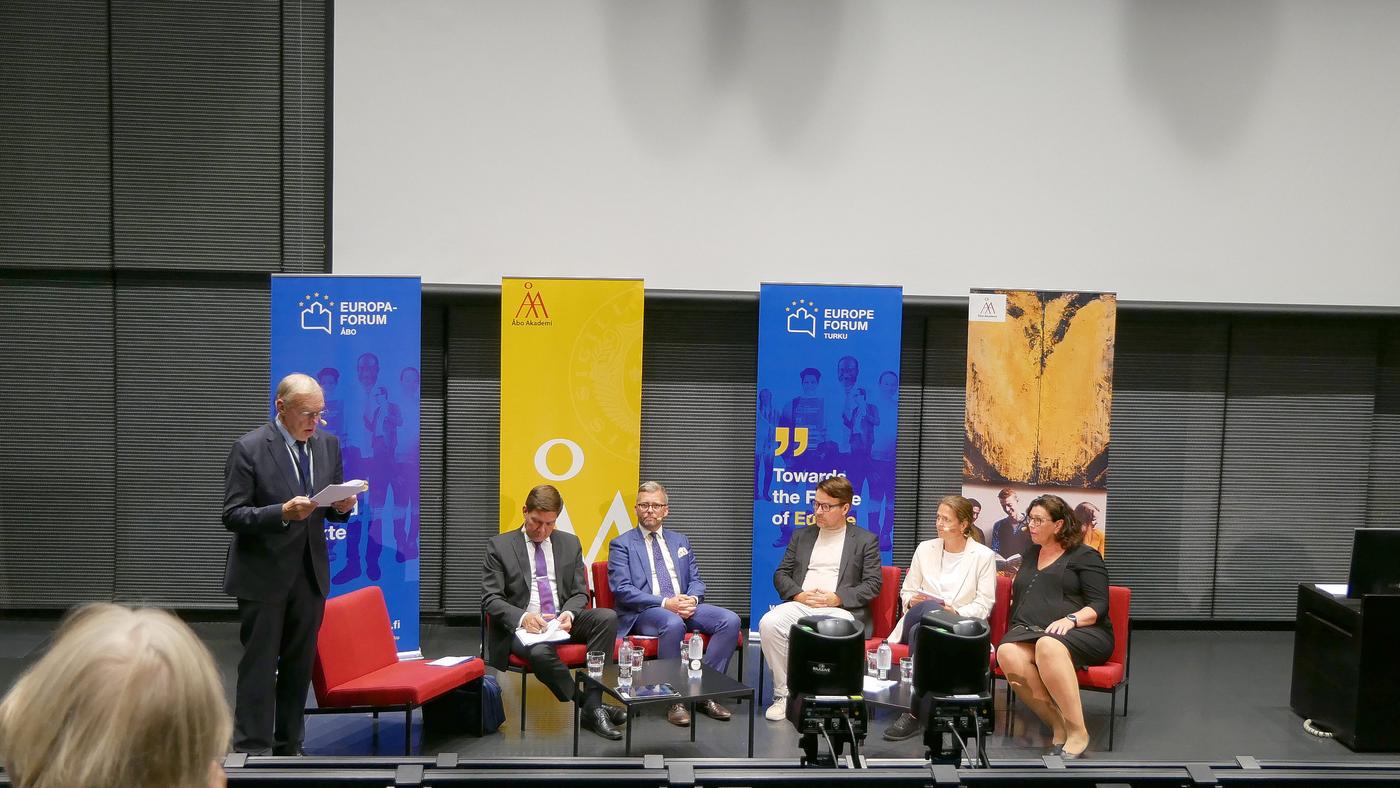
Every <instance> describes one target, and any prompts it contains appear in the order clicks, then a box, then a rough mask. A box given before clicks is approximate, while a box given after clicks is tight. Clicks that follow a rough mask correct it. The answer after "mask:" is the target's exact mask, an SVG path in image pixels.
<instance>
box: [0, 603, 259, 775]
mask: <svg viewBox="0 0 1400 788" xmlns="http://www.w3.org/2000/svg"><path fill="white" fill-rule="evenodd" d="M232 727H233V725H232V722H231V719H230V716H229V710H228V704H227V701H226V700H225V699H224V690H223V686H222V684H221V683H220V680H219V673H218V670H217V669H215V667H214V660H213V658H212V657H211V656H210V655H209V650H208V649H207V648H205V647H204V644H203V643H201V642H200V641H199V638H197V637H195V634H194V633H193V632H191V631H190V628H189V627H187V626H185V624H183V623H182V622H181V621H180V620H179V619H177V618H175V617H174V616H172V615H171V614H169V613H167V612H165V611H163V610H157V609H154V608H144V609H139V610H132V609H130V608H126V607H122V606H120V605H112V604H105V603H100V604H92V605H87V606H84V607H81V608H78V609H77V610H75V611H74V612H73V613H71V614H70V615H69V616H68V618H67V619H66V620H65V621H64V623H63V624H62V626H60V627H59V630H58V632H57V634H56V635H55V639H54V643H53V645H52V647H50V648H49V650H48V653H46V654H45V655H44V656H43V658H41V659H40V660H39V661H38V662H37V663H35V664H34V665H33V666H32V667H31V668H30V669H29V670H28V671H26V672H25V673H24V675H23V676H21V677H20V678H19V680H18V681H17V682H15V685H14V687H12V688H11V689H10V692H9V694H8V695H7V696H6V697H5V700H4V702H3V704H0V751H3V752H4V753H5V768H6V769H7V770H8V771H9V775H10V779H11V780H12V781H13V783H14V785H15V786H16V788H49V787H50V786H52V787H53V788H69V786H88V785H93V786H96V785H140V786H155V787H158V788H166V787H168V788H188V787H189V786H206V785H222V784H223V782H224V773H223V769H222V767H221V766H220V765H219V759H221V758H222V757H223V755H224V753H225V752H227V748H228V743H229V735H230V733H231V731H232Z"/></svg>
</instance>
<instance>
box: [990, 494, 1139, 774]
mask: <svg viewBox="0 0 1400 788" xmlns="http://www.w3.org/2000/svg"><path fill="white" fill-rule="evenodd" d="M1028 513H1029V520H1030V532H1031V541H1032V542H1033V543H1034V544H1033V546H1032V547H1031V548H1030V550H1028V551H1027V552H1026V555H1025V560H1024V562H1023V563H1022V564H1021V571H1020V572H1018V573H1017V575H1016V581H1015V583H1014V585H1012V587H1011V621H1010V628H1009V629H1007V632H1006V635H1005V637H1003V638H1002V642H1001V646H1000V647H999V648H997V663H998V664H999V665H1000V666H1001V669H1002V671H1003V672H1005V673H1006V679H1007V681H1009V682H1010V683H1011V688H1012V689H1014V690H1015V691H1016V697H1018V698H1020V699H1021V700H1022V701H1023V702H1025V704H1026V705H1027V706H1029V707H1030V709H1031V711H1033V712H1035V715H1036V716H1037V717H1039V718H1040V719H1041V721H1042V722H1044V723H1045V724H1046V725H1048V726H1050V730H1051V733H1052V738H1051V742H1052V744H1053V745H1054V747H1055V751H1056V752H1057V753H1058V754H1060V755H1061V756H1062V757H1065V758H1077V757H1079V756H1080V755H1081V754H1082V753H1083V752H1084V749H1085V748H1086V747H1088V746H1089V731H1088V729H1087V728H1085V727H1084V707H1083V705H1082V704H1081V703H1080V699H1079V682H1078V681H1077V680H1076V679H1075V676H1074V672H1075V670H1076V669H1077V668H1081V667H1086V666H1089V665H1100V664H1103V663H1104V662H1107V661H1108V658H1109V656H1111V655H1112V654H1113V627H1112V626H1111V625H1110V624H1109V622H1108V569H1107V567H1105V566H1104V563H1103V557H1102V556H1100V555H1099V553H1098V551H1096V550H1094V549H1093V548H1091V547H1088V546H1086V545H1085V544H1083V535H1084V534H1083V529H1082V527H1081V526H1080V524H1079V522H1078V521H1077V520H1075V517H1074V511H1073V510H1072V509H1070V507H1069V504H1067V503H1065V501H1064V499H1063V498H1061V497H1059V496H1058V495H1042V496H1040V497H1039V498H1036V499H1035V500H1034V501H1032V502H1031V505H1030V509H1029V510H1028Z"/></svg>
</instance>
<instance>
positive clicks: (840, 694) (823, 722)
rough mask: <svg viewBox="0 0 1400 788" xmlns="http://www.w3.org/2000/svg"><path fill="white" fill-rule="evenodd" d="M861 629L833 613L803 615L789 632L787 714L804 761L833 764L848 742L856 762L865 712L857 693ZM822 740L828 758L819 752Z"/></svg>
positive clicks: (852, 761) (860, 678) (861, 658)
mask: <svg viewBox="0 0 1400 788" xmlns="http://www.w3.org/2000/svg"><path fill="white" fill-rule="evenodd" d="M864 669H865V632H864V630H863V629H862V628H861V626H860V625H859V624H857V623H856V622H854V621H848V620H846V619H844V618H835V617H832V616H805V617H803V618H800V619H798V621H797V623H796V624H793V625H792V629H791V630H790V631H789V640H788V708H787V718H788V722H791V723H792V725H793V727H794V728H796V729H797V732H798V733H800V734H802V739H801V744H802V750H803V752H804V753H805V755H804V756H803V758H802V763H803V765H804V766H805V765H816V766H833V767H834V766H836V765H837V764H836V762H837V759H839V758H840V757H841V751H842V749H843V748H844V745H845V744H846V743H848V742H849V743H850V745H851V759H850V765H851V766H853V767H854V766H859V765H860V742H861V741H863V740H864V739H865V733H866V722H867V716H868V715H867V712H866V706H865V698H864V697H863V696H862V695H861V691H862V686H863V682H864V680H865V679H864V676H865V670H864ZM821 740H825V741H826V743H827V749H828V752H829V753H830V754H829V755H828V756H822V755H819V754H818V743H819V741H821Z"/></svg>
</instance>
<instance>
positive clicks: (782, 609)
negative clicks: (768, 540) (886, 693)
mask: <svg viewBox="0 0 1400 788" xmlns="http://www.w3.org/2000/svg"><path fill="white" fill-rule="evenodd" d="M854 499H855V491H854V490H853V489H852V488H851V482H850V481H849V480H848V479H846V477H844V476H832V477H830V478H828V479H823V480H822V481H821V482H819V483H818V484H817V492H816V499H815V506H814V508H815V509H816V513H815V515H814V517H815V519H816V521H817V527H816V528H801V529H798V531H797V532H796V533H794V534H793V536H792V541H791V542H788V546H787V552H786V553H784V554H783V560H782V562H781V563H779V564H778V571H776V572H774V573H773V585H774V587H776V588H777V589H778V596H779V597H781V598H782V599H783V600H784V601H783V603H782V604H780V605H778V606H776V607H774V608H773V609H772V610H769V611H768V612H767V613H765V614H763V618H762V619H761V620H760V621H759V622H758V632H759V636H760V637H761V638H762V645H763V657H764V659H765V660H766V661H767V662H768V667H769V668H771V669H772V670H773V705H771V706H769V707H768V711H766V712H764V716H765V717H767V718H768V719H770V720H774V721H778V720H785V719H787V689H788V687H787V667H788V664H787V662H788V637H789V634H788V633H789V632H790V631H791V630H792V625H793V624H796V623H797V620H798V619H800V618H802V617H803V616H814V615H821V616H834V617H836V618H844V619H846V620H847V621H859V622H860V623H861V624H862V625H863V626H864V627H865V635H866V637H869V636H870V631H871V625H872V622H871V619H870V611H869V609H868V608H867V606H868V605H869V604H870V603H871V602H873V601H875V597H877V596H879V595H880V584H881V580H880V539H879V537H877V536H875V534H872V533H871V532H869V531H867V530H865V529H864V528H861V527H860V526H858V525H854V524H848V523H847V522H846V515H847V514H849V513H850V511H851V501H852V500H854ZM755 702H757V699H755Z"/></svg>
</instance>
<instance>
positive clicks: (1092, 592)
mask: <svg viewBox="0 0 1400 788" xmlns="http://www.w3.org/2000/svg"><path fill="white" fill-rule="evenodd" d="M1069 559H1070V561H1069V563H1068V565H1067V566H1066V567H1065V569H1066V570H1067V571H1070V572H1073V573H1074V574H1075V575H1076V576H1077V577H1078V578H1079V590H1080V593H1081V594H1083V596H1084V605H1085V606H1086V607H1091V608H1093V609H1094V612H1095V613H1096V614H1097V615H1098V617H1099V620H1103V619H1104V618H1106V617H1107V616H1108V566H1107V565H1105V564H1104V562H1103V556H1101V555H1099V551H1097V550H1095V549H1094V548H1092V547H1089V546H1087V545H1079V546H1078V547H1076V548H1075V549H1074V553H1073V554H1072V555H1070V556H1069Z"/></svg>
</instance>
